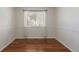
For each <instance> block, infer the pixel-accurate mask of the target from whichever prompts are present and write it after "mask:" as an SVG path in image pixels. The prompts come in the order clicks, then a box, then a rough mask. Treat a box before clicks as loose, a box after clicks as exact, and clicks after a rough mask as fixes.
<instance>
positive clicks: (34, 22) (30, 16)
mask: <svg viewBox="0 0 79 59" xmlns="http://www.w3.org/2000/svg"><path fill="white" fill-rule="evenodd" d="M45 15H46V13H45V11H24V27H33V26H35V27H36V26H37V27H38V26H40V27H41V26H45Z"/></svg>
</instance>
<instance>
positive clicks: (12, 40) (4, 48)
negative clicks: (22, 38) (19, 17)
mask: <svg viewBox="0 0 79 59" xmlns="http://www.w3.org/2000/svg"><path fill="white" fill-rule="evenodd" d="M14 40H15V38H13V39H12V40H10V41H9V42H8V43H7V44H5V45H4V46H3V47H2V48H1V49H0V52H1V51H2V50H3V49H5V48H6V47H7V46H8V45H9V44H11V43H12V42H13V41H14Z"/></svg>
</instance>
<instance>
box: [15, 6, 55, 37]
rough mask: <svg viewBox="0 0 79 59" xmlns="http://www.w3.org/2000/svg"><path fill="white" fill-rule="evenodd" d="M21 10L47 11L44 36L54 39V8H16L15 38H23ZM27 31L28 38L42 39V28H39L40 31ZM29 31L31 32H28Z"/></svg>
mask: <svg viewBox="0 0 79 59" xmlns="http://www.w3.org/2000/svg"><path fill="white" fill-rule="evenodd" d="M23 10H48V11H47V24H46V25H47V27H46V33H45V35H46V36H47V37H55V15H54V14H55V12H54V11H55V8H41V7H39V8H37V7H36V8H16V37H19V38H20V37H24V23H23V22H24V19H23ZM27 29H29V30H28V32H30V33H29V37H42V36H43V34H42V35H39V34H41V32H42V31H43V32H44V29H43V28H39V29H40V31H39V32H37V31H35V32H34V31H33V30H34V29H35V30H36V29H37V28H27ZM30 29H31V30H30Z"/></svg>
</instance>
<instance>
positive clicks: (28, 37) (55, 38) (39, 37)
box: [16, 37, 56, 39]
mask: <svg viewBox="0 0 79 59" xmlns="http://www.w3.org/2000/svg"><path fill="white" fill-rule="evenodd" d="M26 38H28V39H37V38H38V39H42V38H50V39H51V38H55V39H56V37H16V39H26Z"/></svg>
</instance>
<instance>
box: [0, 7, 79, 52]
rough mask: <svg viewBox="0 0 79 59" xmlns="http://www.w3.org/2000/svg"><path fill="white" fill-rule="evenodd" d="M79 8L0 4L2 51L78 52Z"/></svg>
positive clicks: (0, 44)
mask: <svg viewBox="0 0 79 59" xmlns="http://www.w3.org/2000/svg"><path fill="white" fill-rule="evenodd" d="M78 45H79V8H78V7H0V51H1V52H79V48H78Z"/></svg>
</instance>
